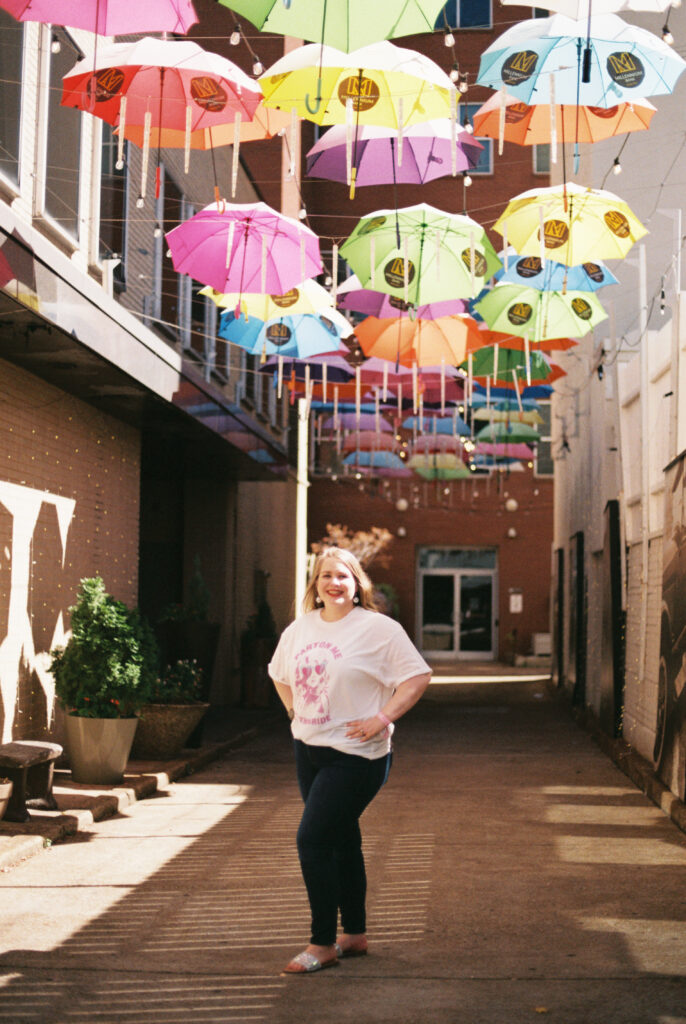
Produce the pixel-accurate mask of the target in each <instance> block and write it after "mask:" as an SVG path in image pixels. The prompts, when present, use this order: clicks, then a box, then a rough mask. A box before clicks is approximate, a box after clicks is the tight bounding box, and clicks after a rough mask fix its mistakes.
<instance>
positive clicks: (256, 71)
mask: <svg viewBox="0 0 686 1024" xmlns="http://www.w3.org/2000/svg"><path fill="white" fill-rule="evenodd" d="M252 73H253V75H255V77H256V78H257V77H258V75H261V74H263V73H264V65H263V64H262V61H261V60H259V59H258V58H255V63H254V64H253V66H252Z"/></svg>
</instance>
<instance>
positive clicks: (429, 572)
mask: <svg viewBox="0 0 686 1024" xmlns="http://www.w3.org/2000/svg"><path fill="white" fill-rule="evenodd" d="M425 576H452V577H453V587H454V589H453V642H454V650H452V651H429V650H424V648H423V647H422V632H423V625H424V623H423V619H424V594H423V591H424V587H423V580H424V577H425ZM462 576H488V577H489V578H490V580H491V649H490V651H461V650H460V622H459V610H460V596H461V594H460V585H459V579H460V578H461V577H462ZM416 608H417V622H416V637H417V641H418V643H417V647H418V648H419V650H420V651H421V653H422V656H423V657H425V658H431V659H433V660H434V661H450V660H451V659H452V660H456V661H494V660H495V656H496V652H497V650H498V637H497V618H498V616H497V609H498V569H497V567H496V568H495V569H421V568H418V569H417V594H416ZM455 616H457V618H455Z"/></svg>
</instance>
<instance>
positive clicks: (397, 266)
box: [383, 256, 414, 288]
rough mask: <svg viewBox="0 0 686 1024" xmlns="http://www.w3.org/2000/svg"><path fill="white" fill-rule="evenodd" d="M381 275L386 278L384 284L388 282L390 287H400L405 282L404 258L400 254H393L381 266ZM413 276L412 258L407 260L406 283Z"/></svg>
mask: <svg viewBox="0 0 686 1024" xmlns="http://www.w3.org/2000/svg"><path fill="white" fill-rule="evenodd" d="M383 276H384V277H385V279H386V284H389V285H390V286H391V288H402V287H403V285H404V284H405V260H404V259H403V258H402V256H394V257H393V259H392V260H389V261H388V263H387V264H386V266H385V267H384V268H383ZM413 278H414V263H413V262H412V260H408V261H407V280H408V283H409V282H410V281H412V280H413Z"/></svg>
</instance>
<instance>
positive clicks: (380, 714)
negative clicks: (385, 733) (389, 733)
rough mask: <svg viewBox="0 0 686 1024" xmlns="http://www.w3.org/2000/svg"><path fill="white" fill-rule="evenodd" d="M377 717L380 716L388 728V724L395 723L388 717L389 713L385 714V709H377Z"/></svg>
mask: <svg viewBox="0 0 686 1024" xmlns="http://www.w3.org/2000/svg"><path fill="white" fill-rule="evenodd" d="M376 717H377V718H380V719H381V721H382V722H383V724H384V725H385V726H386V727H387V728H388V726H389V725H392V724H393V723H392V722H391V720H390V718H389V717H388V715H384V713H383V711H377V713H376Z"/></svg>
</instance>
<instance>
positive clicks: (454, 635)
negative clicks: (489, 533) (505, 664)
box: [419, 569, 495, 660]
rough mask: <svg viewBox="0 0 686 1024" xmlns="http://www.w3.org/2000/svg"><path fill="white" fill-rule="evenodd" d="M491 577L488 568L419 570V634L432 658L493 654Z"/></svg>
mask: <svg viewBox="0 0 686 1024" xmlns="http://www.w3.org/2000/svg"><path fill="white" fill-rule="evenodd" d="M494 579H495V574H494V573H492V572H488V571H485V572H484V571H482V572H478V571H477V572H466V571H460V570H451V569H444V570H438V571H435V572H431V571H428V572H427V571H424V572H421V581H420V620H419V621H420V636H421V641H420V643H421V649H422V652H423V654H424V655H426V656H428V657H430V658H434V659H436V660H440V659H449V658H451V657H452V658H456V659H459V660H462V659H464V660H468V659H472V660H478V659H484V660H489V659H491V658H492V657H493V654H494V646H495V644H494V632H495V631H494V626H495V623H494V617H493V615H494V601H493V591H494Z"/></svg>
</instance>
